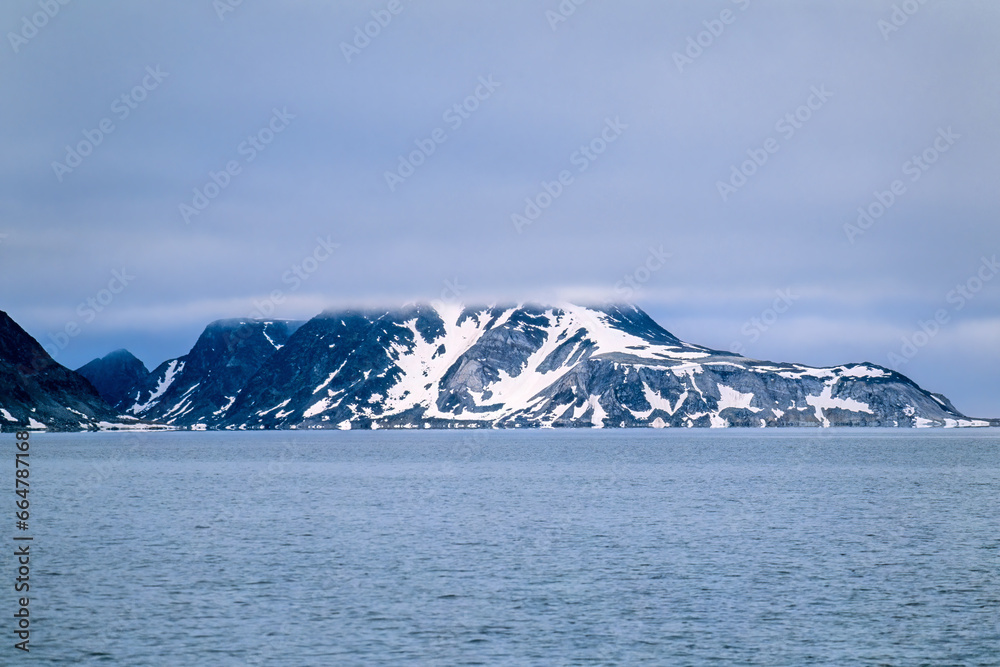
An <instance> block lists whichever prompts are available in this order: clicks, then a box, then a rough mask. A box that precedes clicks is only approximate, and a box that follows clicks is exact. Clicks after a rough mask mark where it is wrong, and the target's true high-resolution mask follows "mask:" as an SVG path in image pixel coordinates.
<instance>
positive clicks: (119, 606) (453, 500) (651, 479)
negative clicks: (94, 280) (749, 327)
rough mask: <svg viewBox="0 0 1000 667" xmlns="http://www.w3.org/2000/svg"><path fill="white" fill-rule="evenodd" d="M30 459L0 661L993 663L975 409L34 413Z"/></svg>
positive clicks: (989, 540)
mask: <svg viewBox="0 0 1000 667" xmlns="http://www.w3.org/2000/svg"><path fill="white" fill-rule="evenodd" d="M4 440H5V442H6V446H5V447H4V451H6V452H7V454H6V455H5V456H4V464H3V466H4V470H6V471H7V474H6V476H7V478H8V479H10V478H11V477H13V468H14V463H13V458H14V456H13V444H12V443H13V436H12V435H9V436H5V438H4ZM30 479H31V501H32V505H31V510H32V511H31V520H32V531H31V532H32V534H33V535H34V539H35V541H34V543H33V545H32V547H31V548H32V571H31V599H32V601H31V614H32V616H31V618H32V629H33V634H32V644H31V646H32V650H31V654H30V656H23V658H22V656H19V655H15V654H16V653H19V652H17V651H15V650H14V649H13V646H12V645H13V642H14V640H13V639H12V635H13V632H12V631H13V625H12V621H11V614H10V613H8V612H12V610H13V608H14V607H13V605H14V604H15V603H16V600H15V598H14V593H13V587H12V586H6V587H5V588H6V590H7V595H6V596H5V597H4V598H3V602H0V604H3V605H4V606H5V608H6V609H7V610H8V612H4V614H3V615H4V616H5V617H6V618H7V619H8V620H7V622H6V623H5V628H6V629H5V632H4V634H5V636H6V637H7V644H8V646H6V647H4V649H3V655H5V656H7V657H5V658H3V660H0V662H3V663H4V664H12V662H13V661H14V660H15V659H17V660H23V662H24V664H115V665H157V666H159V665H296V666H299V665H443V666H445V665H641V664H649V665H788V666H789V667H792V666H795V667H801V666H805V665H837V666H842V665H942V666H943V665H997V664H1000V626H998V623H1000V433H998V432H997V430H995V429H994V430H960V431H940V430H934V431H915V430H899V431H873V430H839V429H802V430H798V429H795V430H775V431H759V430H726V431H718V430H713V431H690V430H674V429H664V430H652V429H650V430H645V429H642V430H639V429H636V430H624V431H606V430H605V431H601V430H586V431H576V430H572V431H570V430H566V431H558V430H557V431H551V430H549V431H534V430H533V431H521V430H511V431H462V432H457V431H395V432H387V431H373V432H358V431H351V432H339V431H325V432H301V431H300V432H295V431H289V432H261V433H213V432H207V433H191V432H184V433H156V434H134V433H133V434H127V433H110V434H109V433H103V434H51V435H50V434H44V433H36V434H34V435H32V437H31V478H30ZM8 495H9V497H8V499H7V502H8V504H9V505H10V507H11V510H10V513H11V514H13V511H14V510H13V509H12V508H13V501H14V499H15V498H14V496H13V489H10V490H9V493H8ZM10 524H11V525H10V528H8V531H7V534H8V538H7V540H8V545H11V544H13V542H11V541H10V538H11V537H12V533H13V518H11V520H10ZM8 549H9V550H10V551H11V552H12V551H13V548H12V547H8ZM5 562H7V563H8V564H9V563H10V562H11V559H10V558H7V559H5ZM7 569H8V575H10V573H11V572H12V571H13V570H12V569H11V567H8V568H7ZM10 577H11V578H12V577H13V575H10Z"/></svg>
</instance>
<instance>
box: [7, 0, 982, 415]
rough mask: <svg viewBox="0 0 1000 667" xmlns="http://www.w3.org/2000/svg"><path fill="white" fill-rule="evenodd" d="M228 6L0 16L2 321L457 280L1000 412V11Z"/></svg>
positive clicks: (149, 311) (124, 316)
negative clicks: (597, 306) (597, 307)
mask: <svg viewBox="0 0 1000 667" xmlns="http://www.w3.org/2000/svg"><path fill="white" fill-rule="evenodd" d="M224 3H226V0H219V1H218V2H216V3H215V4H213V3H212V2H209V1H207V0H206V1H205V2H200V3H180V4H182V5H183V6H177V5H178V4H179V3H167V2H148V3H142V4H141V5H135V4H134V3H125V2H110V1H109V2H104V3H101V4H100V5H98V6H93V5H90V4H84V3H79V2H70V3H69V4H67V5H61V4H59V3H58V2H57V1H56V0H43V1H42V2H41V3H39V2H38V0H35V1H34V2H26V1H18V2H10V3H7V4H5V5H4V7H3V9H2V10H0V27H2V29H3V32H4V33H5V35H6V39H5V43H4V44H3V45H0V49H3V50H2V51H0V53H3V55H2V56H0V81H2V83H3V86H4V90H5V93H6V95H5V99H6V103H5V104H4V105H2V107H0V143H2V145H3V146H4V149H5V150H4V151H3V152H2V153H0V174H2V178H0V234H3V235H5V236H2V237H0V275H2V285H3V303H2V306H0V307H2V308H4V309H6V310H7V311H8V312H10V313H11V315H12V316H13V317H14V318H15V319H16V320H18V321H19V322H21V323H22V325H24V326H25V327H26V328H27V329H28V330H29V331H30V332H31V333H32V334H33V335H35V336H36V337H37V338H39V339H40V340H41V341H42V342H43V343H46V344H48V345H49V347H50V349H51V350H52V351H54V352H56V358H57V359H58V360H59V361H61V362H62V363H65V364H67V365H69V366H71V367H75V366H79V365H81V364H82V363H84V362H86V361H88V360H89V359H90V358H92V357H94V356H97V355H100V354H104V353H106V352H108V351H110V350H111V349H113V348H115V347H120V346H126V347H129V348H130V349H132V350H133V351H134V352H135V353H136V354H138V355H139V356H140V357H141V358H143V359H144V361H146V362H147V363H148V364H151V365H152V364H155V363H158V362H160V361H162V360H163V359H164V358H167V357H169V356H175V355H178V354H181V353H183V352H185V351H186V350H187V349H188V347H189V346H190V345H191V343H192V342H193V340H194V338H195V337H196V336H197V334H198V333H199V332H200V330H201V328H202V327H203V326H204V324H206V323H207V322H208V321H209V320H212V319H216V318H221V317H232V316H245V315H248V314H250V313H252V312H254V311H255V310H256V309H263V310H268V309H269V308H270V307H273V308H274V311H275V315H276V316H280V317H302V318H305V317H309V316H312V315H313V314H315V313H316V312H318V311H319V310H320V309H322V308H323V307H326V306H336V305H349V304H358V303H379V304H399V303H402V302H404V301H407V300H411V299H435V298H440V296H441V294H442V292H444V291H447V290H450V289H451V288H450V287H449V285H453V284H454V283H455V281H457V283H458V285H459V286H460V287H461V291H462V292H463V293H462V294H461V297H462V298H463V299H465V300H468V301H481V300H484V299H493V298H498V299H546V300H547V299H556V298H576V299H596V298H617V299H625V298H629V299H631V300H634V301H636V302H637V303H638V304H639V305H641V306H642V307H644V308H645V309H646V310H648V311H649V312H650V314H651V315H652V316H653V317H654V318H656V319H657V320H658V321H659V322H661V323H662V324H663V325H664V326H666V327H667V328H668V329H670V330H671V331H673V332H674V333H676V334H677V335H679V336H681V337H682V338H685V339H687V340H691V341H693V342H697V343H701V344H707V345H712V346H715V347H718V348H729V347H731V346H733V345H738V346H740V349H742V350H743V353H744V354H747V355H750V356H756V357H762V358H774V359H780V360H797V361H803V362H807V363H814V364H826V363H830V364H832V363H841V362H844V361H851V360H854V361H862V360H869V361H873V362H875V363H881V364H884V365H892V363H891V359H890V357H889V355H890V354H896V355H899V357H898V358H901V359H902V360H903V362H904V363H897V364H896V366H897V367H898V368H899V370H901V371H903V372H905V373H907V374H909V375H910V376H911V377H913V378H914V379H915V380H917V381H918V382H920V383H921V384H922V385H924V386H925V387H927V388H928V389H931V390H934V391H941V392H943V393H945V394H947V395H948V396H950V397H951V398H952V399H953V400H954V401H955V403H956V405H957V406H958V407H959V408H960V409H963V410H965V411H967V412H969V413H971V414H975V415H985V416H997V415H1000V381H998V380H997V369H998V367H1000V366H998V364H1000V352H998V351H997V341H998V339H1000V335H998V334H1000V309H998V305H1000V288H998V286H1000V280H993V278H994V276H993V275H992V274H991V273H990V271H989V270H985V269H984V268H983V266H984V264H983V258H984V257H985V258H986V259H987V260H989V259H991V258H992V257H993V256H994V255H996V254H998V253H1000V232H998V227H997V225H996V222H995V216H996V212H997V211H998V210H1000V207H998V192H1000V188H997V187H996V183H997V176H998V168H997V165H996V160H997V157H996V156H997V155H1000V150H998V148H1000V126H998V125H997V123H996V119H997V118H998V117H1000V114H998V111H1000V109H998V94H1000V85H998V84H1000V81H998V78H1000V75H998V67H997V64H998V58H997V56H998V46H997V40H996V35H997V34H1000V6H997V5H996V4H995V3H991V2H986V1H981V2H971V1H958V2H948V3H945V2H926V3H924V4H921V3H919V2H917V0H908V1H907V2H895V3H894V2H836V3H834V2H824V3H810V4H809V5H800V4H797V3H788V2H777V1H772V2H763V1H760V0H750V1H749V2H746V1H745V0H740V1H739V2H729V1H724V0H717V1H715V2H698V3H696V2H684V3H662V2H644V1H634V2H621V3H610V2H602V1H601V0H589V1H587V2H584V3H582V4H580V5H575V4H574V3H573V2H572V0H565V1H563V2H562V3H560V2H557V1H556V0H548V1H546V2H542V3H518V2H513V3H492V4H480V3H458V2H444V1H441V2H423V3H416V2H407V1H404V0H400V2H399V3H398V4H396V3H390V2H389V1H388V0H385V1H377V2H364V3H361V2H358V3H325V2H305V1H302V2H288V3H273V4H272V3H250V2H243V3H242V4H240V5H238V6H235V7H233V8H232V11H225V12H222V13H221V18H220V13H219V8H220V7H226V6H228V5H226V4H224ZM390 5H391V7H390ZM894 5H895V6H896V7H899V11H895V10H894ZM46 7H47V8H48V9H49V12H50V13H53V14H54V15H53V16H51V17H47V16H46V17H45V20H42V19H41V18H39V16H38V15H39V13H40V12H44V9H45V8H46ZM55 7H58V11H57V12H56V11H54V8H55ZM560 7H562V9H563V13H565V14H567V15H566V16H563V15H562V14H559V12H560ZM571 7H572V8H573V12H572V13H570V12H569V11H568V10H569V8H571ZM390 9H395V10H397V13H395V14H393V13H392V12H391V11H390ZM904 9H908V10H911V12H912V13H911V14H907V13H905V12H904V11H903V10H904ZM373 12H375V14H374V15H373ZM894 12H895V13H894ZM25 17H27V18H25ZM554 17H558V18H559V19H562V18H565V20H557V19H555V18H554ZM904 18H905V22H904V20H903V19H904ZM377 19H381V20H382V23H385V25H384V26H382V25H378V24H377V23H372V22H373V21H376V20H377ZM25 21H27V22H28V23H27V24H26V23H25ZM32 21H34V22H35V23H38V24H44V25H42V27H41V28H38V29H37V30H35V31H32V30H31V29H30V28H29V27H27V26H28V25H29V24H31V22H32ZM893 21H895V23H893ZM896 24H899V25H896ZM375 26H377V30H376V28H375ZM887 26H888V27H887ZM897 27H898V29H892V28H897ZM366 28H367V29H368V30H369V32H371V33H376V32H377V34H376V35H375V36H374V37H369V38H368V41H367V43H366V42H365V40H364V38H359V39H358V41H357V42H356V44H357V45H356V46H354V47H353V50H352V49H351V48H345V44H346V45H351V44H352V42H354V40H355V39H356V38H357V35H358V32H359V31H360V32H361V33H362V34H363V33H364V31H365V29H366ZM713 32H714V33H716V34H713ZM11 35H14V36H13V37H12V36H11ZM27 35H30V37H28V36H27ZM689 38H690V41H689ZM699 41H700V42H701V45H700V46H699V45H698V42H699ZM692 44H695V46H692ZM15 49H16V51H15ZM345 52H346V55H345ZM678 54H679V55H678ZM684 58H687V60H684ZM348 60H350V62H348ZM484 81H485V82H487V83H488V85H486V84H484V83H483V82H484ZM477 92H478V97H477V96H476V95H477ZM123 96H125V97H124V99H123ZM810 104H811V108H810ZM456 105H458V107H459V108H458V109H456ZM276 113H277V116H275V114H276ZM789 114H791V117H790V118H789V117H788V115H789ZM796 114H798V116H797V117H796ZM102 122H103V125H102ZM609 123H610V124H611V125H615V124H616V123H617V127H618V129H616V130H614V131H611V130H608V129H607V128H609ZM949 128H950V129H949ZM108 129H110V132H108V131H107V130H108ZM279 129H280V131H279ZM616 132H617V133H618V134H615V133H616ZM602 133H603V135H604V136H603V137H602ZM945 137H948V138H945ZM611 138H614V141H609V139H611ZM98 139H99V143H98ZM81 142H82V144H81ZM265 142H269V143H265ZM935 142H936V143H935ZM88 143H91V144H96V145H95V146H93V150H92V151H91V152H90V154H89V155H86V156H82V155H81V156H80V159H79V163H78V164H77V162H76V158H74V157H73V156H72V155H70V156H67V149H66V147H67V146H70V147H71V148H73V149H74V150H76V149H80V150H81V151H82V152H85V151H87V148H88V145H87V144H88ZM431 148H433V151H431ZM945 148H946V149H947V150H943V149H945ZM582 149H586V151H585V150H582ZM414 151H419V152H418V153H413V152H414ZM587 151H590V152H589V154H588V152H587ZM599 151H602V152H599ZM925 151H926V155H924V154H925ZM426 153H429V155H426ZM921 155H923V156H924V158H926V159H927V160H928V161H930V160H931V159H932V158H933V159H934V162H933V163H932V164H924V165H923V167H922V166H920V165H919V164H917V163H916V162H914V161H913V158H914V156H917V157H918V158H920V156H921ZM401 157H402V159H404V160H406V161H408V162H409V163H410V165H406V166H403V167H402V169H400V159H401ZM755 159H756V162H754V160H755ZM920 159H923V158H920ZM748 160H749V161H750V162H747V161H748ZM55 162H58V163H62V164H64V165H65V166H66V168H62V167H54V166H53V163H55ZM414 163H419V164H418V165H417V166H414V167H413V168H412V174H410V170H409V168H408V167H409V166H412V165H413V164H414ZM758 163H760V164H758ZM74 164H76V166H72V165H74ZM227 167H228V168H229V171H228V172H227ZM583 167H586V169H585V170H581V169H582V168H583ZM733 167H735V168H736V169H737V170H739V169H741V168H742V169H743V171H744V172H746V173H749V174H750V175H747V176H745V175H742V174H739V175H736V176H733ZM386 172H390V173H395V174H396V177H390V178H389V180H390V181H392V184H391V185H392V187H390V184H388V183H387V177H386ZM564 172H568V174H565V173H564ZM213 173H214V174H215V176H214V182H213V176H212V174H213ZM560 174H563V176H564V177H565V178H564V182H563V183H560V182H559V178H560ZM743 179H745V182H744V180H743ZM720 181H721V182H723V183H727V184H728V185H729V187H728V188H727V187H722V190H723V191H724V192H723V193H721V194H720V185H719V182H720ZM894 181H899V183H897V184H896V193H893V182H894ZM196 190H197V191H198V192H199V193H201V194H196V192H195V191H196ZM206 195H215V196H214V197H212V198H211V199H209V198H208V197H207V196H206ZM553 195H557V196H554V197H553ZM723 195H725V196H723ZM202 196H205V199H204V200H202V199H200V197H202ZM880 198H881V202H879V199H880ZM890 198H891V199H892V201H891V204H890V203H889V202H890ZM526 199H527V200H531V201H532V202H534V205H539V210H538V211H537V213H538V215H537V217H535V219H533V220H530V219H529V218H530V217H534V214H535V213H536V211H534V210H532V208H531V204H529V202H527V201H526ZM202 204H207V206H206V207H204V209H203V210H199V209H198V207H199V206H200V205H202ZM182 205H184V206H189V207H191V208H190V209H182ZM543 206H544V208H542V207H543ZM880 206H882V207H883V208H884V209H885V210H884V212H882V211H880ZM859 207H863V208H864V209H870V210H871V211H872V212H873V213H874V214H879V213H881V215H880V216H879V217H878V218H877V219H876V218H874V217H873V218H872V219H871V222H870V223H869V222H868V221H867V220H865V219H862V224H861V225H858V224H857V220H858V217H859V213H858V208H859ZM185 211H186V213H185ZM191 211H197V213H196V214H194V213H192V212H191ZM514 214H517V215H520V216H523V219H522V218H516V219H515V221H512V215H514ZM518 221H520V222H518ZM525 223H529V224H525ZM851 224H854V225H856V227H854V228H852V227H848V228H847V229H846V230H845V225H851ZM518 227H520V231H518ZM334 244H337V246H338V247H336V248H333V247H332V246H333V245H334ZM665 254H669V257H667V258H666V259H665V260H664V259H663V258H662V256H663V255H665ZM651 269H655V270H651ZM113 271H118V272H120V273H121V272H123V271H124V273H125V274H126V275H125V278H126V280H125V281H124V282H127V283H128V284H127V285H124V289H122V290H121V291H120V293H118V294H113V295H112V294H111V289H109V283H110V288H114V289H117V288H119V287H122V286H123V285H122V281H121V280H118V281H117V282H113V278H114V276H113ZM129 276H134V278H131V279H130V278H129ZM446 281H448V282H446ZM958 286H962V289H964V290H965V295H962V293H961V290H958V289H957V288H958ZM105 289H107V290H109V291H108V292H102V290H105ZM779 290H782V291H786V290H791V298H786V299H785V301H782V302H781V303H779V304H777V306H778V307H777V308H775V309H774V310H773V311H772V310H769V309H771V308H774V307H775V305H776V304H775V300H776V299H778V298H779V297H778V295H777V291H779ZM275 291H279V292H280V297H281V298H280V302H274V301H272V300H271V295H272V294H273V293H274V292H275ZM784 293H785V294H788V292H784ZM109 296H113V298H112V299H110V302H109V303H108V304H107V305H103V304H102V303H101V301H108V300H109V299H108V297H109ZM88 299H94V300H95V302H94V304H92V305H89V306H88V305H84V307H83V308H79V307H78V306H79V304H81V303H83V304H86V303H87V300H88ZM98 308H100V312H98ZM778 310H782V311H783V312H781V313H778V312H777V311H778ZM936 315H937V316H938V321H936V322H935V321H934V319H935V316H936ZM921 322H923V323H924V326H923V329H926V330H927V331H931V332H933V335H930V334H928V333H924V331H923V330H922V327H921ZM74 323H75V324H76V325H77V326H78V327H79V332H78V334H77V335H75V336H71V337H69V336H67V337H65V338H64V337H60V336H59V335H57V332H59V331H63V330H64V329H65V327H66V325H67V324H74ZM935 327H936V328H935ZM50 334H53V335H54V339H53V336H50ZM904 338H905V339H906V340H907V341H909V343H910V344H911V345H912V348H913V349H912V351H913V353H912V354H909V352H910V348H907V347H906V344H905V343H904V340H903V339H904ZM62 342H65V345H64V346H63V345H60V344H59V343H62ZM908 357H912V358H908Z"/></svg>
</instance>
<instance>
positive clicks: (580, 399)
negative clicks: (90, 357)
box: [137, 305, 988, 429]
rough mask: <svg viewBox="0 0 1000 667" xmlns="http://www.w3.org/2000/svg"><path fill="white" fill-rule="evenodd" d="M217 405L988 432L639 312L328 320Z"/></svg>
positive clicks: (877, 373) (851, 367) (260, 411)
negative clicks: (684, 336) (712, 344)
mask: <svg viewBox="0 0 1000 667" xmlns="http://www.w3.org/2000/svg"><path fill="white" fill-rule="evenodd" d="M177 405H180V404H179V403H178V404H177ZM217 405H218V408H217V411H215V412H212V413H211V417H208V418H206V419H205V420H204V421H201V422H199V423H201V424H204V425H205V426H207V427H215V428H220V427H221V428H241V429H242V428H253V429H257V428H380V427H405V428H432V427H455V426H467V427H483V428H487V427H500V428H506V427H577V426H594V427H625V426H652V427H665V426H674V427H678V426H715V427H722V426H848V425H849V426H973V425H977V426H986V425H988V422H987V421H984V420H971V419H969V418H967V417H965V416H964V415H962V414H961V413H959V412H958V411H957V410H956V409H955V408H954V406H952V405H951V403H949V402H948V400H947V399H945V398H944V397H942V396H940V395H936V394H931V393H929V392H926V391H924V390H923V389H921V388H920V387H918V386H917V385H916V384H914V383H913V382H912V381H911V380H910V379H908V378H906V377H905V376H903V375H901V374H899V373H897V372H895V371H892V370H889V369H887V368H883V367H881V366H877V365H874V364H870V363H861V364H846V365H842V366H835V367H830V368H812V367H808V366H804V365H801V364H789V363H773V362H768V361H759V360H755V359H748V358H746V357H742V356H739V355H736V354H733V353H730V352H723V351H719V350H712V349H709V348H706V347H701V346H698V345H692V344H689V343H685V342H683V341H681V340H679V339H678V338H676V337H675V336H674V335H672V334H671V333H669V332H668V331H666V330H665V329H663V328H662V327H660V326H659V325H658V324H656V323H655V322H654V321H653V320H652V319H650V318H649V317H648V316H647V315H646V314H645V313H643V312H642V311H641V310H639V309H638V308H635V307H633V306H625V305H609V306H599V307H584V306H577V305H563V306H558V307H547V306H539V305H524V306H506V307H497V306H494V307H481V308H460V307H454V308H446V307H445V308H434V307H431V306H427V305H414V306H411V307H408V308H403V309H400V310H396V311H384V310H383V311H344V312H337V311H328V312H325V313H323V314H321V315H319V316H317V317H315V318H313V319H312V320H310V321H309V322H307V323H306V324H304V325H303V326H302V327H301V328H299V329H298V330H297V331H296V332H295V333H294V334H293V335H292V336H290V337H289V338H288V340H287V343H285V344H284V346H282V347H281V348H280V349H279V350H277V351H275V352H274V353H273V354H272V355H270V357H269V358H268V359H267V360H266V361H265V362H264V363H262V364H261V366H260V369H259V370H258V371H257V372H256V374H255V375H254V376H253V377H252V378H250V379H249V381H248V382H247V383H246V385H245V386H244V387H243V388H242V390H241V391H239V392H238V393H234V394H226V401H225V402H219V403H218V404H217ZM177 409H179V408H177ZM203 412H204V411H203ZM137 414H138V413H137Z"/></svg>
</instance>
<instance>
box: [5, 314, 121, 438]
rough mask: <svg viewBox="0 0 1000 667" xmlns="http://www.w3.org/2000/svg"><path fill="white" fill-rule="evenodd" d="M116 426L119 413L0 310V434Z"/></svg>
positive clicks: (79, 376)
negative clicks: (34, 430)
mask: <svg viewBox="0 0 1000 667" xmlns="http://www.w3.org/2000/svg"><path fill="white" fill-rule="evenodd" d="M116 424H120V420H119V419H118V413H117V412H116V411H115V410H114V409H112V408H111V406H109V405H108V404H107V403H106V402H105V401H104V400H103V399H102V398H101V397H100V395H99V394H98V393H97V390H96V389H94V387H93V386H92V385H91V384H90V383H89V382H88V381H87V380H86V379H84V378H83V377H82V376H81V375H78V374H77V373H74V372H73V371H71V370H69V369H68V368H65V367H64V366H62V365H60V364H58V363H56V362H55V361H54V360H53V359H52V357H50V356H49V354H48V353H47V352H46V351H45V350H44V349H43V348H42V346H41V345H39V344H38V341H36V340H35V339H34V338H32V337H31V336H30V335H28V333H27V332H25V331H24V329H22V328H21V327H20V326H18V324H17V323H16V322H14V320H12V319H11V318H10V316H8V315H7V313H5V312H3V311H0V431H4V432H9V431H16V430H19V429H22V428H39V429H40V428H47V429H52V430H60V431H75V430H93V429H97V428H101V427H110V426H114V425H116Z"/></svg>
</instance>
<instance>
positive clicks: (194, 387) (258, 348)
mask: <svg viewBox="0 0 1000 667" xmlns="http://www.w3.org/2000/svg"><path fill="white" fill-rule="evenodd" d="M301 325H302V322H293V321H284V320H274V321H256V320H239V319H237V320H219V321H216V322H213V323H211V324H209V325H208V327H206V328H205V331H204V332H203V333H202V334H201V336H200V337H199V338H198V341H197V342H196V343H195V344H194V347H193V348H191V351H190V352H188V353H187V354H186V355H184V356H183V357H178V358H177V359H168V360H167V361H164V362H163V363H162V364H160V365H159V366H157V367H156V369H154V370H153V371H152V372H151V373H149V374H148V375H147V376H146V377H144V378H142V379H141V380H140V381H139V382H137V383H135V384H133V385H132V386H130V387H127V388H125V389H124V390H122V391H121V395H122V398H121V399H120V400H119V401H118V402H117V403H116V404H115V407H116V408H117V409H119V410H121V411H122V412H123V413H125V414H128V415H132V416H135V417H139V418H141V419H143V420H150V421H155V422H158V423H161V424H165V425H169V426H193V425H196V424H209V423H216V422H218V418H219V416H220V415H221V414H223V413H224V412H225V410H226V408H227V407H228V406H229V405H231V404H232V402H233V401H234V400H235V399H236V396H237V394H239V393H240V391H241V390H242V389H243V388H244V387H245V386H246V385H247V383H248V381H249V380H250V378H251V377H253V375H254V373H256V372H257V371H258V369H260V367H261V365H262V364H263V363H264V362H266V361H267V360H268V358H269V357H270V356H271V355H273V354H274V353H275V351H277V350H279V349H280V348H281V347H282V346H283V345H284V344H285V343H286V341H287V340H288V338H289V336H291V335H292V333H293V332H294V331H295V330H296V329H297V328H298V327H299V326H301Z"/></svg>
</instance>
